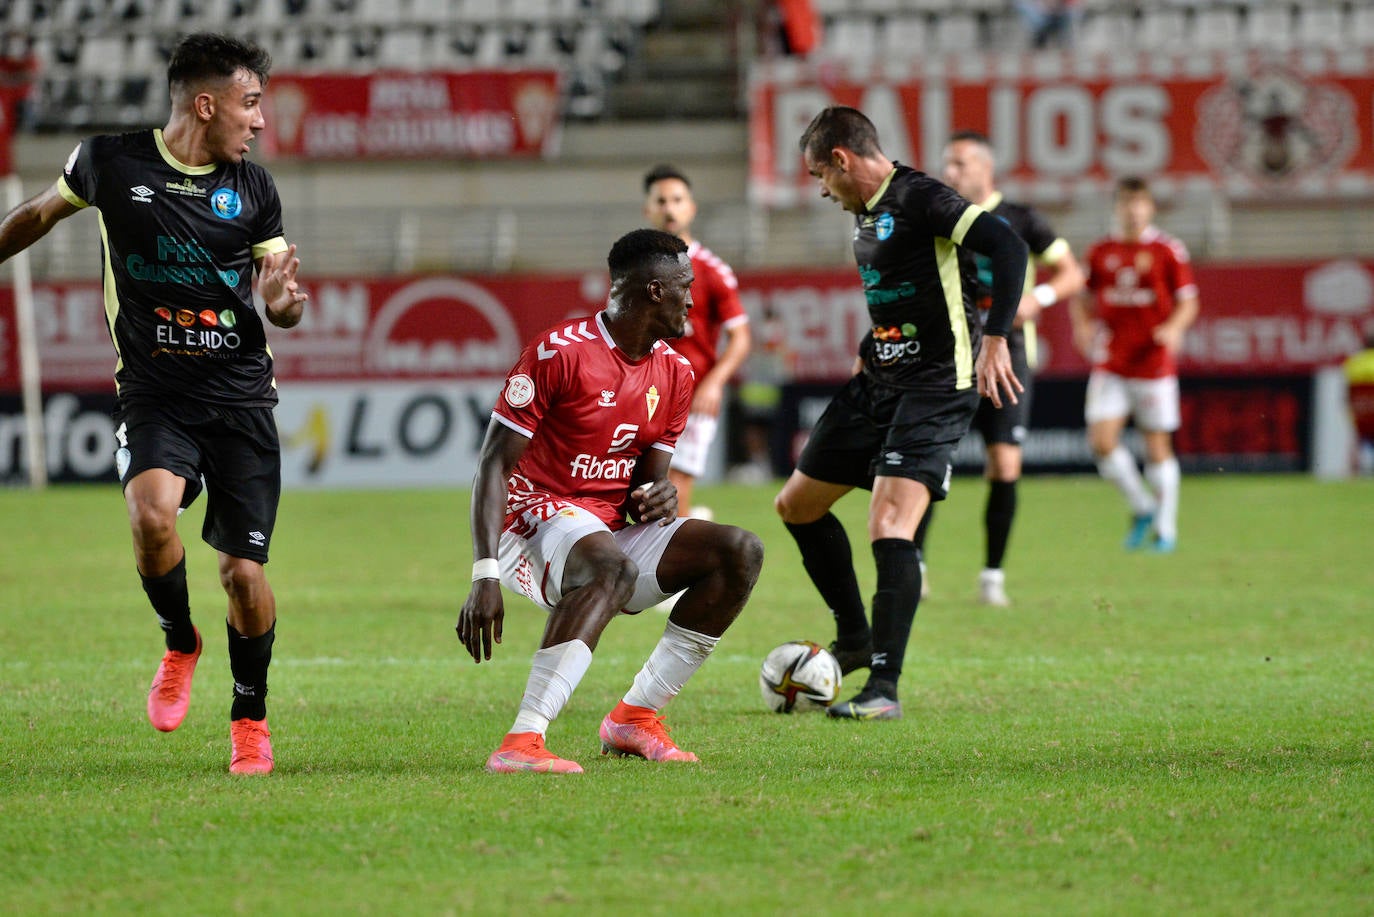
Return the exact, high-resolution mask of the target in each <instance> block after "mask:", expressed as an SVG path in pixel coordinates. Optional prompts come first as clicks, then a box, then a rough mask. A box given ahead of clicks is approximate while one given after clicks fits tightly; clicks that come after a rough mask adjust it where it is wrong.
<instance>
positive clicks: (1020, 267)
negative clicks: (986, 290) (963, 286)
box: [961, 213, 1029, 337]
mask: <svg viewBox="0 0 1374 917" xmlns="http://www.w3.org/2000/svg"><path fill="white" fill-rule="evenodd" d="M961 244H963V245H964V246H965V247H966V248H968V249H970V250H971V251H975V252H977V253H978V254H980V255H986V256H987V257H988V258H989V259H990V260H991V261H992V304H991V305H990V306H989V307H988V318H987V321H986V322H984V323H983V333H984V334H995V335H998V336H1000V337H1006V336H1007V335H1008V334H1010V333H1011V323H1012V321H1013V320H1014V319H1015V318H1016V307H1017V306H1018V305H1020V304H1021V293H1022V291H1023V290H1025V288H1026V266H1027V264H1028V263H1029V261H1028V259H1029V254H1028V252H1027V249H1026V243H1025V242H1023V241H1022V240H1021V237H1020V236H1018V235H1017V234H1016V233H1015V231H1013V230H1012V228H1011V227H1010V226H1008V225H1007V224H1006V223H1005V222H1003V221H1002V220H999V219H998V218H997V217H995V216H993V215H992V214H990V213H980V214H978V217H977V218H976V219H975V220H974V221H973V224H972V225H971V226H969V228H968V232H966V233H965V234H964V241H963V243H961Z"/></svg>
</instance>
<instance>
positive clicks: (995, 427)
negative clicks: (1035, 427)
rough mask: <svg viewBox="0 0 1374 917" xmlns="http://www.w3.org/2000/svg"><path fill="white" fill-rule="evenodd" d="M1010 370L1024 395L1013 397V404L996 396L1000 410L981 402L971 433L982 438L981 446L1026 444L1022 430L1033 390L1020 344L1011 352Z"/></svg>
mask: <svg viewBox="0 0 1374 917" xmlns="http://www.w3.org/2000/svg"><path fill="white" fill-rule="evenodd" d="M1011 368H1012V371H1013V372H1015V373H1016V378H1017V379H1020V380H1021V384H1022V385H1023V386H1025V387H1026V390H1025V391H1024V392H1018V393H1017V394H1016V404H1012V403H1011V401H1009V400H1008V399H1007V393H1006V392H1000V393H999V394H1000V395H1001V396H1002V406H1001V407H1000V408H999V407H994V406H993V404H992V401H991V400H990V399H988V398H984V399H982V401H981V402H980V403H979V405H978V413H977V414H975V415H973V429H975V430H977V431H978V432H979V433H981V434H982V436H983V442H984V443H986V444H987V445H989V446H991V445H992V444H993V443H1006V444H1009V445H1012V446H1020V445H1021V444H1022V443H1024V442H1025V440H1026V428H1027V427H1029V426H1030V416H1031V414H1030V409H1031V391H1032V390H1033V389H1034V388H1035V375H1034V373H1032V372H1031V368H1030V364H1029V363H1027V362H1026V347H1025V345H1024V344H1023V345H1021V346H1020V347H1015V346H1013V347H1012V348H1011Z"/></svg>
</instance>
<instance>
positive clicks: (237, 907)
mask: <svg viewBox="0 0 1374 917" xmlns="http://www.w3.org/2000/svg"><path fill="white" fill-rule="evenodd" d="M775 489H776V487H775V486H766V487H757V488H745V487H728V486H719V487H707V488H701V491H700V494H699V501H700V502H702V503H706V504H708V505H711V506H712V507H714V508H715V510H716V513H717V518H719V519H721V520H722V521H729V522H734V523H738V524H740V525H743V526H746V527H748V528H752V529H754V530H755V531H757V532H759V533H760V534H761V535H762V537H763V539H764V541H765V543H766V545H767V551H768V555H767V558H766V560H765V563H764V571H763V575H762V578H761V579H760V582H759V584H758V588H757V590H756V591H755V593H754V597H753V600H752V601H751V603H750V605H749V606H748V607H747V608H746V609H745V612H744V614H743V616H742V617H741V618H740V620H739V621H738V622H737V624H736V626H735V627H734V628H733V629H732V630H731V631H730V632H729V633H728V634H727V635H726V636H725V638H724V640H723V641H722V642H721V644H720V648H719V650H718V652H717V653H716V655H715V656H714V657H713V658H712V659H711V660H710V661H709V662H708V663H707V664H706V666H705V667H704V668H703V669H702V670H701V672H700V673H699V674H698V675H697V676H696V678H695V679H694V680H693V681H692V682H690V683H689V684H688V686H687V689H686V690H685V691H684V693H683V694H682V696H681V697H679V698H678V699H677V700H676V701H674V703H673V704H672V705H671V706H670V707H669V708H668V710H667V713H668V722H669V724H670V725H671V726H672V727H673V730H674V732H673V734H674V737H675V738H676V739H677V740H678V741H679V742H680V743H681V744H682V745H683V747H685V748H688V749H691V750H693V751H695V752H696V753H697V754H699V755H700V756H701V759H702V763H701V764H700V765H697V766H668V765H652V764H649V763H646V762H643V761H636V760H616V759H609V758H602V757H601V756H600V755H599V754H598V750H599V746H598V743H597V739H596V728H597V724H598V722H599V721H600V718H601V717H602V715H603V714H604V713H605V712H606V711H607V710H608V709H609V708H610V707H611V706H612V705H613V704H614V703H615V701H616V700H617V699H618V698H619V696H620V694H621V693H622V692H623V691H624V690H625V688H626V687H627V686H628V684H629V681H630V679H631V678H632V676H633V675H634V673H635V671H636V670H637V669H638V667H639V665H640V663H641V662H642V661H643V659H644V657H645V656H646V655H647V654H648V652H649V650H650V649H651V648H652V646H653V644H654V643H655V641H656V640H657V639H658V637H659V634H660V632H661V630H662V621H663V618H662V616H661V615H658V614H656V613H653V612H646V613H644V614H643V615H640V616H638V617H634V618H622V619H620V620H618V621H616V622H615V623H614V624H613V625H612V626H611V628H610V629H609V630H608V632H607V634H606V635H605V637H604V639H603V640H602V642H601V645H600V647H599V649H598V651H597V653H596V657H595V661H594V663H593V665H592V668H591V670H590V672H589V673H588V674H587V677H586V678H585V679H584V680H583V682H582V685H581V687H580V688H579V690H578V691H577V693H576V694H575V695H574V696H573V699H572V702H571V704H570V705H569V707H568V708H567V710H566V711H565V712H564V714H563V716H562V717H561V718H560V719H559V720H558V721H557V722H555V723H554V724H553V727H552V728H551V730H550V733H549V740H548V741H549V745H550V747H551V748H552V749H554V750H555V751H556V752H558V753H560V754H562V755H565V756H567V757H571V758H574V759H577V760H579V761H580V762H581V763H582V764H583V766H584V767H586V769H587V773H586V774H584V775H582V776H571V777H562V778H552V777H546V776H530V775H517V776H493V775H489V774H486V773H485V772H484V771H483V770H482V764H483V762H484V761H485V759H486V756H487V754H488V753H489V752H490V751H491V749H492V748H493V747H494V746H495V744H496V743H497V742H498V741H499V739H500V737H501V735H502V734H503V733H504V732H505V730H506V728H507V727H508V726H509V725H510V722H511V719H512V718H513V716H514V714H515V708H516V705H517V703H518V699H519V696H520V692H521V690H522V688H523V685H524V681H525V676H526V673H527V667H528V663H529V659H530V655H531V654H532V652H533V651H534V649H535V645H536V641H537V638H538V634H539V630H540V628H541V626H542V623H543V615H542V613H541V612H539V611H538V610H537V609H535V608H534V607H533V606H531V605H529V604H528V603H525V602H523V601H522V600H520V599H518V598H515V597H511V596H508V600H507V619H506V636H505V642H504V644H502V645H501V646H500V647H498V648H497V655H496V658H495V659H494V660H493V661H492V662H491V663H489V664H483V665H481V666H476V665H474V664H473V663H472V661H471V660H470V659H467V658H465V657H464V654H463V653H462V650H461V647H460V645H459V644H458V641H457V639H456V638H455V636H454V634H453V624H454V621H455V619H456V616H457V612H458V609H459V607H460V605H461V604H462V601H463V598H464V596H465V594H466V589H467V579H468V568H469V564H470V561H471V554H470V550H469V547H468V532H467V530H468V522H467V494H466V493H465V492H463V491H397V492H348V493H315V492H293V493H288V494H287V495H286V496H285V498H284V500H283V504H282V511H281V517H280V520H279V523H278V529H277V536H276V540H275V544H274V546H273V548H274V551H273V561H272V563H271V564H270V565H269V568H268V570H269V574H270V576H271V579H272V582H273V585H274V587H275V590H276V593H277V598H278V606H279V613H280V624H279V627H278V639H277V648H276V661H275V662H274V664H273V669H272V683H271V688H272V693H271V697H270V699H269V710H270V722H271V725H272V728H273V739H274V745H275V749H276V756H277V772H276V773H275V774H273V775H272V776H271V777H268V778H265V779H252V778H249V779H234V778H231V777H230V776H229V775H228V773H227V766H228V723H227V717H228V705H229V697H230V687H231V685H230V680H229V674H228V665H227V662H226V659H225V650H224V638H223V633H224V631H223V629H222V626H221V624H220V621H221V619H222V617H223V598H222V595H221V593H220V591H219V587H218V583H217V578H216V574H215V569H214V559H213V554H212V552H211V551H210V550H209V549H208V548H206V547H205V546H204V545H203V544H202V543H201V542H200V541H199V531H200V518H201V517H200V511H201V504H198V505H197V506H196V507H193V508H192V510H190V511H189V512H188V513H187V514H186V516H185V517H184V518H183V519H182V521H181V526H180V527H181V532H182V535H183V537H184V538H185V539H186V540H187V543H188V545H189V546H190V547H189V549H188V550H189V555H190V556H189V558H188V563H189V567H190V576H191V595H192V608H193V612H194V614H195V616H196V621H197V623H198V624H199V626H200V627H201V629H202V631H203V632H204V634H205V635H206V651H205V655H204V657H203V658H202V660H201V666H200V669H199V671H198V673H197V677H196V685H195V691H194V694H193V698H192V703H191V711H190V715H189V716H188V717H187V720H186V722H185V724H184V725H183V726H182V727H181V729H180V730H178V731H177V732H174V733H171V734H167V735H163V734H160V733H157V732H155V731H154V730H153V729H152V728H151V727H150V726H149V725H148V723H147V720H146V718H145V715H144V698H145V693H146V691H147V687H148V682H149V680H150V679H151V677H152V674H153V669H154V668H155V666H156V661H157V658H158V655H159V654H160V651H161V650H160V647H161V639H160V633H159V632H158V630H157V627H156V622H155V619H154V617H153V615H152V612H151V610H150V609H149V608H148V606H147V603H146V600H145V599H144V597H143V595H142V592H141V591H140V590H139V588H138V581H137V578H136V576H135V575H134V570H133V565H132V553H131V548H130V544H129V537H128V533H127V523H126V521H125V516H124V510H123V504H122V501H121V499H120V496H119V493H118V491H117V490H116V489H114V488H109V487H89V488H56V489H52V490H49V491H48V492H46V493H41V494H34V493H30V492H27V491H17V490H11V491H0V518H3V519H4V535H3V536H0V538H2V539H3V550H2V551H0V600H2V601H0V647H3V649H0V902H3V904H0V911H4V912H6V913H15V914H42V913H80V914H89V913H130V914H140V915H142V914H176V915H187V914H235V913H272V914H337V913H356V914H386V915H389V914H409V913H415V914H518V913H529V912H533V911H536V910H538V911H547V912H552V913H567V914H589V913H609V912H621V913H647V914H669V913H671V914H677V915H683V914H724V913H730V914H773V913H777V914H781V913H804V914H847V915H851V914H864V913H918V912H930V913H953V914H1063V913H1077V914H1093V913H1097V914H1123V913H1124V914H1156V913H1173V912H1179V913H1197V914H1238V915H1239V914H1247V915H1248V914H1256V913H1288V914H1304V915H1306V914H1369V913H1371V908H1372V907H1374V652H1371V651H1372V650H1374V535H1371V532H1374V528H1372V527H1371V522H1370V520H1371V511H1374V483H1371V482H1369V481H1359V482H1347V483H1319V482H1315V481H1313V480H1310V479H1308V478H1302V477H1247V476H1230V477H1228V476H1220V475H1218V476H1212V477H1195V478H1186V479H1185V481H1184V489H1183V511H1182V525H1181V529H1182V538H1181V541H1180V549H1179V552H1178V553H1177V554H1176V555H1174V556H1169V557H1161V556H1148V555H1128V554H1126V553H1124V552H1123V551H1122V550H1121V548H1120V538H1121V536H1122V534H1123V532H1124V526H1125V512H1124V510H1123V507H1122V505H1121V503H1120V501H1119V499H1118V498H1117V496H1116V494H1115V492H1114V491H1112V490H1111V489H1110V488H1109V487H1108V485H1106V484H1104V483H1101V482H1099V481H1097V480H1095V479H1089V478H1063V479H1058V478H1039V479H1029V480H1027V481H1026V482H1024V483H1023V485H1022V488H1021V514H1020V517H1019V518H1018V521H1017V528H1016V531H1015V533H1014V535H1013V541H1012V547H1011V552H1010V555H1009V560H1008V564H1007V586H1008V591H1009V592H1010V594H1011V596H1012V599H1013V601H1014V603H1015V604H1014V606H1013V607H1012V608H1010V609H988V608H983V607H980V606H978V605H977V604H975V603H974V602H973V598H974V594H975V586H976V578H977V571H978V568H979V566H980V565H981V552H982V534H981V525H980V523H979V517H980V515H981V511H982V501H983V488H982V485H981V484H980V483H979V482H978V481H977V480H975V479H972V478H960V479H957V480H956V483H955V489H954V492H953V494H952V496H951V499H950V500H949V502H948V503H946V504H945V505H943V506H942V507H941V508H940V510H939V514H938V519H937V524H936V526H935V528H934V530H933V531H932V535H931V542H930V546H929V548H930V552H929V553H930V563H931V574H930V575H931V582H932V586H933V588H934V594H933V596H932V597H931V599H930V600H928V601H927V602H925V603H923V604H922V607H921V609H920V612H919V614H918V616H917V621H916V626H915V629H914V632H913V637H912V641H911V646H910V649H909V651H908V655H907V659H906V673H905V675H904V678H903V682H902V701H903V705H904V707H905V711H906V718H905V719H903V720H901V721H899V722H889V723H866V724H854V723H845V722H832V721H829V720H827V719H826V718H825V717H824V716H823V715H814V714H808V715H794V716H780V715H776V714H771V713H767V712H765V710H764V707H763V704H762V701H761V699H760V697H759V691H758V685H757V672H758V665H759V662H760V661H761V660H762V658H763V656H764V654H765V653H766V652H767V651H768V650H769V649H770V648H772V647H773V646H774V645H776V644H777V643H780V642H782V641H784V640H788V639H794V638H810V639H815V640H818V641H821V642H828V641H829V640H830V639H831V637H832V636H833V634H832V630H831V624H830V621H829V617H828V614H827V613H826V611H825V610H824V609H823V608H822V607H821V606H820V604H819V601H818V599H817V598H816V596H815V595H814V592H813V590H812V587H811V585H810V582H809V581H808V580H807V578H806V575H805V573H804V572H803V571H802V568H801V564H800V561H799V559H798V557H797V555H796V550H795V548H794V546H793V544H792V542H791V540H790V539H789V538H788V537H787V535H786V533H785V532H784V530H783V528H782V526H781V525H780V524H779V523H778V522H777V521H776V518H775V517H774V515H773V513H772V508H771V502H772V497H773V494H774V492H775ZM865 500H866V496H865V495H863V494H854V495H851V496H850V497H848V498H846V500H845V501H843V502H842V503H841V504H840V506H839V510H840V512H841V515H842V517H843V518H844V519H845V521H846V523H847V525H848V526H849V528H850V532H851V537H852V539H853V541H854V544H855V556H856V558H857V560H858V568H859V571H860V579H861V582H862V585H863V587H864V590H865V592H866V593H867V592H869V591H871V588H872V583H873V573H872V560H871V556H870V555H869V553H868V550H867V548H866V545H865V539H864V536H863V519H864V514H865V509H866V503H865ZM201 502H202V503H203V501H201ZM857 686H858V685H857V684H850V685H847V686H846V690H853V689H855V688H856V687H857Z"/></svg>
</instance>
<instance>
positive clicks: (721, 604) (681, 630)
mask: <svg viewBox="0 0 1374 917" xmlns="http://www.w3.org/2000/svg"><path fill="white" fill-rule="evenodd" d="M762 566H763V542H762V541H760V540H759V537H758V536H757V535H755V534H754V533H753V532H748V531H745V530H744V529H740V528H735V527H734V526H728V525H716V524H714V523H710V522H705V521H702V520H699V519H689V520H687V521H686V522H684V523H683V524H682V525H681V526H680V527H679V528H678V530H677V533H676V534H675V535H674V536H673V539H672V541H671V542H670V543H669V544H668V547H667V549H666V550H665V551H664V552H663V557H662V558H661V559H660V560H659V564H658V570H657V576H658V580H659V584H660V588H662V589H663V591H665V592H668V591H677V590H678V589H680V588H683V587H685V588H686V591H685V592H683V593H682V596H681V598H679V600H678V603H677V605H676V607H674V609H673V613H672V615H671V617H670V618H669V619H668V624H667V626H666V627H665V628H664V630H663V636H662V637H661V638H660V639H659V641H658V645H657V646H655V647H654V650H653V652H652V653H651V654H650V655H649V658H648V660H647V661H646V662H645V663H644V666H643V668H641V669H640V670H639V673H638V674H637V675H635V680H634V683H633V684H632V685H631V686H630V690H629V691H627V692H625V696H624V698H622V699H621V701H620V703H619V704H617V705H616V706H615V709H614V710H612V711H611V712H610V713H608V714H607V715H606V717H605V719H603V720H602V722H601V729H600V736H601V750H602V754H614V755H618V756H627V755H628V756H634V757H640V758H646V759H648V760H650V761H681V762H693V761H696V760H697V756H696V755H694V754H692V753H691V752H689V751H683V750H682V749H680V748H678V747H677V745H676V743H674V742H673V740H672V739H670V738H669V737H668V729H667V727H666V726H665V725H664V724H663V718H662V716H660V715H659V711H660V710H662V709H663V708H664V707H665V706H666V705H667V704H668V702H669V701H671V700H672V699H673V698H674V697H676V696H677V695H678V692H680V691H681V690H682V688H683V686H684V685H685V684H686V683H687V680H688V679H689V678H691V677H692V675H693V674H694V673H695V672H696V671H697V669H699V668H700V667H701V666H702V664H703V663H704V662H705V661H706V658H707V657H708V656H710V654H711V651H712V650H714V649H715V647H716V644H717V643H718V642H719V641H720V637H721V634H723V633H725V629H726V628H727V627H729V626H730V625H731V623H733V622H734V620H735V618H737V617H738V616H739V613H740V611H741V610H743V608H744V603H745V602H746V601H748V599H749V594H750V593H751V592H752V591H753V589H754V584H755V583H756V582H758V578H759V570H760V569H761V568H762Z"/></svg>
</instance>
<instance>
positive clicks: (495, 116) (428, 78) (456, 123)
mask: <svg viewBox="0 0 1374 917" xmlns="http://www.w3.org/2000/svg"><path fill="white" fill-rule="evenodd" d="M264 109H265V116H266V118H267V132H266V134H265V135H264V147H265V149H266V150H267V151H268V153H270V154H271V155H274V156H283V157H285V156H300V157H309V158H311V159H416V158H428V157H451V158H493V157H505V156H552V155H553V154H554V153H556V152H557V149H558V139H559V127H560V125H561V124H562V116H563V112H562V91H561V77H560V75H559V73H558V72H557V71H554V70H482V71H462V72H449V73H445V72H432V71H430V72H424V73H409V72H382V73H370V74H319V75H301V74H292V73H283V74H276V75H274V76H273V77H272V81H271V82H270V83H268V84H267V92H266V99H265V102H264Z"/></svg>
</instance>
